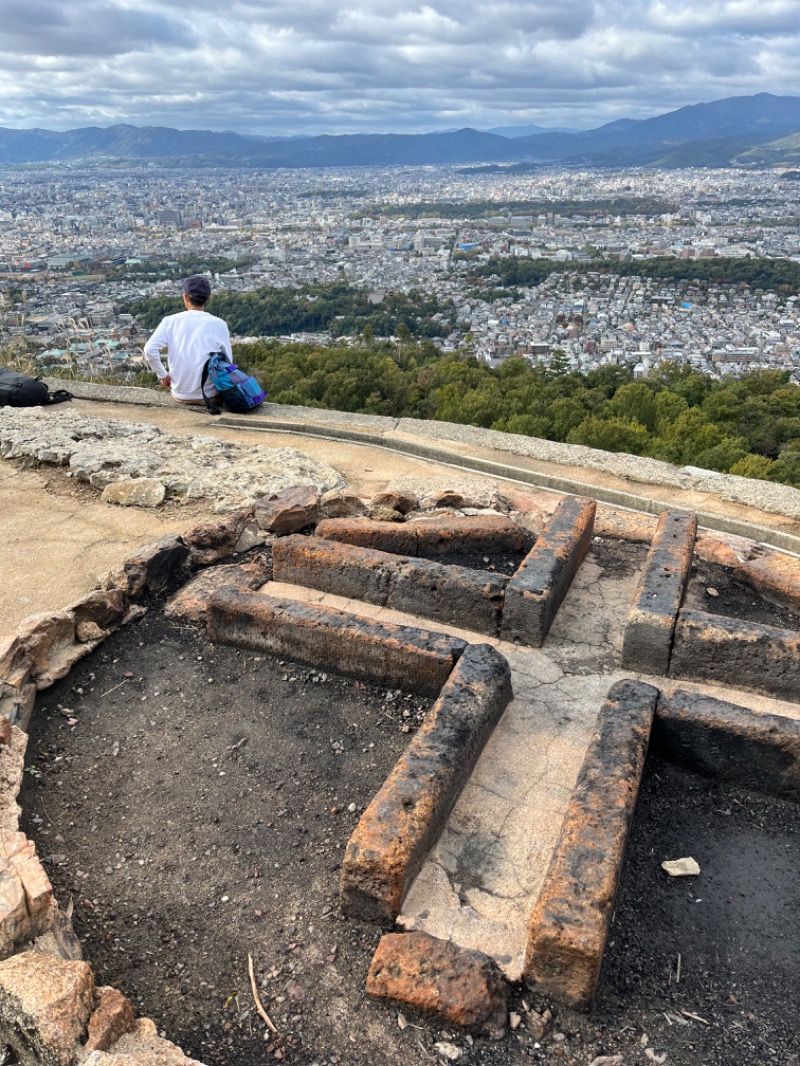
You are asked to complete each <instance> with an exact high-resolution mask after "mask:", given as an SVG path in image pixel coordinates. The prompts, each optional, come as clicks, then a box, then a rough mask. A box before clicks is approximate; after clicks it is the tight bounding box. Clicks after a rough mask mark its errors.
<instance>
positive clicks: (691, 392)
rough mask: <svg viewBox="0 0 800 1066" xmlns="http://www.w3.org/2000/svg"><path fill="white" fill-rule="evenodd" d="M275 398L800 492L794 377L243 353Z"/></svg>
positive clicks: (316, 352)
mask: <svg viewBox="0 0 800 1066" xmlns="http://www.w3.org/2000/svg"><path fill="white" fill-rule="evenodd" d="M235 352H236V357H237V359H238V361H239V364H240V365H241V366H244V367H247V368H248V369H249V370H250V371H251V372H254V373H255V374H256V375H257V377H258V378H259V380H260V381H261V382H262V384H263V385H264V386H265V387H266V388H267V389H268V392H269V399H270V400H271V401H273V402H275V403H285V404H301V405H304V406H309V407H326V408H335V409H337V410H341V411H353V412H356V411H360V412H364V413H369V414H380V415H388V416H392V417H403V416H405V417H411V418H424V419H436V420H439V421H447V422H456V423H460V424H465V425H474V426H480V427H484V428H487V429H497V430H502V431H504V432H507V433H519V434H522V435H527V436H535V437H541V438H543V439H547V440H552V441H568V442H569V443H572V444H583V445H586V446H588V447H591V448H601V449H604V450H606V451H620V452H629V453H631V454H633V455H642V456H650V457H652V458H656V459H662V460H665V461H666V462H670V463H674V464H676V465H679V466H684V465H692V466H698V467H704V468H706V469H710V470H719V471H721V472H725V471H731V472H733V473H737V474H741V475H743V476H745V477H759V478H766V479H767V480H772V481H780V482H784V483H786V484H789V485H795V486H797V487H799V488H800V388H799V387H798V386H796V385H794V384H792V383H791V382H790V381H789V375H788V373H784V372H775V371H768V372H761V373H757V374H750V375H747V376H746V377H743V378H741V379H739V380H736V381H734V380H727V379H726V380H723V381H713V380H711V379H710V378H706V377H704V376H703V375H701V374H697V373H695V372H694V371H692V370H691V369H690V368H686V367H680V366H664V367H663V368H662V369H661V370H660V371H659V373H657V374H655V375H653V376H652V377H651V378H649V379H647V380H645V381H634V380H633V375H632V372H631V371H630V370H627V369H626V368H624V367H619V366H604V367H600V368H598V369H596V370H592V371H590V372H589V373H587V374H580V373H577V372H574V371H572V372H567V373H563V374H559V375H553V374H549V373H547V372H546V371H544V370H542V369H538V368H534V367H531V366H530V365H529V364H528V363H527V362H526V361H525V360H523V359H519V358H514V359H509V360H507V361H506V362H505V363H504V364H502V365H501V366H500V367H498V368H497V369H492V368H490V367H488V366H487V365H486V364H485V363H482V362H480V361H479V360H477V359H476V358H475V357H474V356H469V355H464V354H463V353H462V354H459V353H442V352H440V351H439V350H438V349H437V348H436V347H435V346H434V345H432V344H431V343H430V342H429V341H422V342H420V341H417V340H415V339H414V338H413V337H405V338H404V339H403V341H402V342H401V343H397V344H393V343H389V342H386V341H383V342H376V341H374V340H373V341H371V342H367V340H366V339H365V338H364V335H363V334H362V336H361V338H360V340H359V343H358V344H357V345H354V346H347V347H345V346H334V347H331V348H315V347H313V346H310V345H303V344H290V345H281V344H279V343H278V342H276V341H259V342H257V343H251V344H241V345H236V346H235Z"/></svg>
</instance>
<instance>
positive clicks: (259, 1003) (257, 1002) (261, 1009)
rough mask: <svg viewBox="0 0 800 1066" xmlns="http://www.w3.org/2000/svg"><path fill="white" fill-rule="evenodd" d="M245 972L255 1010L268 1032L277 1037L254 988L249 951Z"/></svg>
mask: <svg viewBox="0 0 800 1066" xmlns="http://www.w3.org/2000/svg"><path fill="white" fill-rule="evenodd" d="M247 972H248V973H249V974H250V987H251V988H252V990H253V1000H254V1002H255V1005H256V1010H257V1011H258V1013H259V1014H260V1015H261V1017H262V1019H263V1020H264V1022H265V1024H266V1026H267V1028H268V1029H269V1031H270V1032H271V1033H275V1034H276V1035H277V1032H278V1030H277V1029H276V1028H275V1026H274V1025H273V1022H272V1018H270V1016H269V1015H268V1014H267V1012H266V1011H265V1010H264V1004H263V1003H262V1002H261V999H260V997H259V995H258V989H257V988H256V975H255V974H254V973H253V956H252V955H251V954H250V952H249V951H248V953H247Z"/></svg>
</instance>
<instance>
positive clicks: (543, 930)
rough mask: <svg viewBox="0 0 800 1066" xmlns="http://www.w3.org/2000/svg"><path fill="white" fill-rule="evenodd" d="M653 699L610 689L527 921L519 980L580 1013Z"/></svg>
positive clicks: (621, 852)
mask: <svg viewBox="0 0 800 1066" xmlns="http://www.w3.org/2000/svg"><path fill="white" fill-rule="evenodd" d="M657 698H658V689H655V688H652V687H651V686H650V685H645V684H643V683H641V682H637V681H618V682H617V683H616V684H615V685H613V686H612V688H611V690H610V691H609V693H608V696H607V698H606V700H605V702H604V704H603V707H602V709H601V711H600V717H599V721H598V726H597V730H596V732H595V734H594V737H593V738H592V742H591V745H590V747H589V750H588V752H587V754H586V758H585V760H584V763H583V766H582V767H581V771H580V773H579V775H578V780H577V783H576V785H575V789H574V791H573V793H572V798H571V800H570V803H569V806H568V808H567V813H566V814H565V816H564V821H563V823H562V826H561V832H560V833H559V837H558V841H557V843H556V847H555V851H554V852H553V857H552V859H551V861H550V866H549V868H548V870H547V874H546V875H545V879H544V884H543V885H542V890H541V892H540V894H539V898H538V900H537V902H536V905H535V906H534V909H533V913H532V915H531V920H530V924H529V927H528V946H527V951H526V956H525V971H524V979H525V981H526V982H527V983H528V984H529V985H531V986H534V987H536V988H537V989H538V990H540V991H542V992H543V993H545V994H546V995H547V996H548V997H552V998H553V999H555V1000H558V1001H560V1002H563V1003H566V1004H568V1005H570V1006H572V1007H577V1008H579V1009H587V1008H588V1007H589V1006H590V1004H591V1002H592V1000H593V998H594V994H595V990H596V988H597V981H598V979H599V976H600V965H601V963H602V961H603V951H604V950H605V945H606V939H607V937H608V929H609V925H610V922H611V915H612V911H613V907H614V899H615V897H616V893H617V886H618V884H619V875H620V871H621V869H622V862H623V859H624V856H625V846H626V844H627V840H628V832H629V829H630V823H631V819H632V818H633V811H634V807H635V805H636V797H637V795H638V792H639V783H640V781H641V776H642V769H643V767H644V761H645V757H646V755H647V745H648V740H649V737H650V730H651V726H652V722H653V715H654V712H655V707H656V700H657Z"/></svg>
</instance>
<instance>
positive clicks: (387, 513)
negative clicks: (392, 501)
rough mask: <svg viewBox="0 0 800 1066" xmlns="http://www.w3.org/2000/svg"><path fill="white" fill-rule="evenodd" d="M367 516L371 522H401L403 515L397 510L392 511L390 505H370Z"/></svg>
mask: <svg viewBox="0 0 800 1066" xmlns="http://www.w3.org/2000/svg"><path fill="white" fill-rule="evenodd" d="M368 514H369V517H370V520H371V521H373V522H389V523H391V522H402V521H403V516H402V515H401V514H400V512H399V511H393V510H392V508H391V507H370V509H369V512H368Z"/></svg>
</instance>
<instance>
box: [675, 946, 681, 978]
mask: <svg viewBox="0 0 800 1066" xmlns="http://www.w3.org/2000/svg"><path fill="white" fill-rule="evenodd" d="M680 983H681V953H680V952H678V966H677V968H676V970H675V984H676V985H679V984H680Z"/></svg>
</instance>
